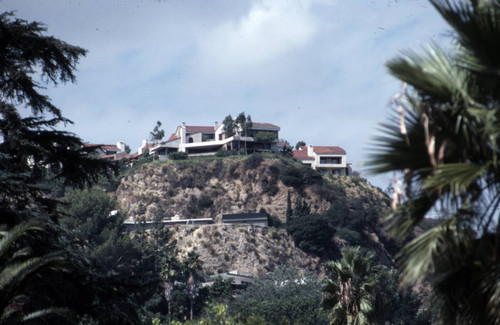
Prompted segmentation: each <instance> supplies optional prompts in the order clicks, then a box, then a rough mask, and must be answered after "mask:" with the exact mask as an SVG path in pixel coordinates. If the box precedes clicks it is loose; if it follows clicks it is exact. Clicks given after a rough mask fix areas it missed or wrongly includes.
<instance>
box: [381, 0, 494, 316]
mask: <svg viewBox="0 0 500 325" xmlns="http://www.w3.org/2000/svg"><path fill="white" fill-rule="evenodd" d="M431 3H432V4H433V5H434V7H435V8H436V9H437V10H438V11H439V13H440V14H441V15H442V16H443V18H444V19H445V20H446V21H447V22H448V24H449V25H450V26H451V28H452V36H453V40H454V42H453V46H451V47H448V48H446V49H443V48H441V47H439V46H438V45H437V44H435V43H432V44H430V45H428V46H427V47H426V48H425V49H422V50H420V51H410V50H407V51H404V52H402V54H401V55H400V56H398V57H396V58H395V59H393V60H391V61H389V63H388V68H389V70H390V72H391V73H392V74H393V75H394V76H396V77H397V78H399V79H401V80H402V81H404V82H405V86H404V87H403V90H402V92H401V93H400V94H398V95H396V96H395V98H394V106H395V107H396V110H394V115H393V117H392V119H391V121H390V122H388V123H386V124H384V125H383V126H382V128H383V130H384V131H385V134H384V135H382V136H380V137H378V138H377V139H376V141H377V142H376V150H377V151H376V153H375V155H374V156H373V160H372V162H371V165H372V167H373V170H374V171H375V172H380V173H385V172H394V173H396V175H401V177H402V181H403V182H404V183H402V184H400V183H399V182H397V183H395V184H394V193H393V204H392V207H393V212H392V214H390V215H389V216H388V218H387V221H388V225H389V227H390V229H392V231H393V233H394V234H397V235H399V236H400V237H402V238H404V237H407V236H408V235H410V234H411V232H412V230H413V229H414V228H415V227H416V226H417V225H419V224H420V223H421V222H422V221H423V220H424V218H425V217H426V216H427V215H428V214H429V213H438V214H439V215H440V216H441V217H442V218H443V219H442V221H441V222H440V223H439V224H438V225H436V226H434V227H432V228H430V229H429V230H428V231H427V232H425V233H424V234H422V235H420V236H419V237H417V238H415V239H414V240H412V241H411V242H409V243H408V244H406V245H405V246H404V248H403V249H402V251H401V253H400V258H401V259H402V261H403V263H404V264H403V266H404V269H403V275H404V279H405V280H406V282H413V281H417V280H422V279H424V278H428V279H431V283H432V297H433V303H434V305H435V306H436V307H437V308H436V311H437V322H438V323H440V324H452V323H453V324H500V289H499V288H500V259H499V258H498V257H499V256H500V245H498V242H499V240H500V223H499V209H498V206H499V204H500V181H499V180H500V169H499V164H498V160H499V157H498V153H499V152H500V151H499V147H498V143H499V137H500V124H499V122H498V121H499V120H500V91H499V90H500V75H499V74H498V73H497V71H498V70H499V68H500V57H499V56H498V53H499V50H500V24H498V21H499V19H500V6H499V4H498V2H497V1H472V0H462V1H444V0H431ZM406 84H408V85H409V86H406Z"/></svg>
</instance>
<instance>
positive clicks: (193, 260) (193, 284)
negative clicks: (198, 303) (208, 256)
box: [183, 251, 203, 320]
mask: <svg viewBox="0 0 500 325" xmlns="http://www.w3.org/2000/svg"><path fill="white" fill-rule="evenodd" d="M202 266H203V265H202V263H201V261H200V255H199V254H198V253H197V252H196V251H190V252H189V253H188V254H187V256H186V259H185V260H184V263H183V267H184V272H185V273H186V278H187V280H186V285H187V291H188V295H189V301H190V306H189V319H191V320H192V319H193V316H194V315H193V311H194V300H195V299H196V295H197V294H198V271H201V270H202Z"/></svg>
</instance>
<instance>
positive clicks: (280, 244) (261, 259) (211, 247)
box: [172, 224, 320, 277]
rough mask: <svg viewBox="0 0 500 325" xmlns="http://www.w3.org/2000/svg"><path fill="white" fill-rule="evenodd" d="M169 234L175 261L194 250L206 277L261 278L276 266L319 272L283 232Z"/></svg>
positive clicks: (221, 227) (211, 229)
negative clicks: (228, 274)
mask: <svg viewBox="0 0 500 325" xmlns="http://www.w3.org/2000/svg"><path fill="white" fill-rule="evenodd" d="M172 230H173V239H174V240H176V241H177V247H178V249H179V254H178V255H179V257H180V258H181V259H182V258H183V257H184V256H185V255H186V254H187V253H188V252H189V251H191V250H193V249H195V250H196V251H197V252H198V253H199V254H200V257H201V260H202V261H203V268H204V271H205V272H207V273H209V274H210V273H224V272H228V271H231V270H238V272H240V273H241V274H246V275H252V276H254V277H263V276H265V275H266V273H268V272H270V271H273V270H274V269H275V267H276V266H277V265H289V266H294V267H295V268H296V269H298V270H301V271H305V270H314V271H317V272H320V263H319V259H318V258H314V257H311V256H308V255H307V254H306V253H304V252H303V251H302V250H300V249H298V248H297V247H296V246H295V244H294V242H293V240H292V239H291V238H290V236H288V235H287V233H286V231H285V230H283V229H276V228H273V227H269V228H263V227H252V226H247V225H241V226H234V225H226V224H215V225H204V226H177V227H175V228H173V229H172Z"/></svg>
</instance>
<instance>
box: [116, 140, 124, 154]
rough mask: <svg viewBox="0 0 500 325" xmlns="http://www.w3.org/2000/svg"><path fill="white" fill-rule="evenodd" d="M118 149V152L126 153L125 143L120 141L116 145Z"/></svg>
mask: <svg viewBox="0 0 500 325" xmlns="http://www.w3.org/2000/svg"><path fill="white" fill-rule="evenodd" d="M116 147H117V148H118V152H124V151H125V143H123V142H121V141H118V143H117V144H116Z"/></svg>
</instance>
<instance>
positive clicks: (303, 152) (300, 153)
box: [292, 146, 314, 160]
mask: <svg viewBox="0 0 500 325" xmlns="http://www.w3.org/2000/svg"><path fill="white" fill-rule="evenodd" d="M292 153H293V158H295V159H299V160H314V157H311V156H308V155H307V146H302V147H300V148H299V149H298V150H294V151H293V152H292Z"/></svg>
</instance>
